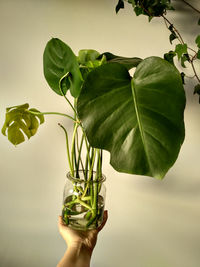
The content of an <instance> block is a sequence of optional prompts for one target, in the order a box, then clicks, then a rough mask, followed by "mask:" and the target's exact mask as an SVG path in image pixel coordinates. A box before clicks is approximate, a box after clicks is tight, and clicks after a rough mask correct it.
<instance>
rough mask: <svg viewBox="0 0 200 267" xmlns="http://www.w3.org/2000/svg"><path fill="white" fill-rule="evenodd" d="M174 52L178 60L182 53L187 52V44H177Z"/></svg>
mask: <svg viewBox="0 0 200 267" xmlns="http://www.w3.org/2000/svg"><path fill="white" fill-rule="evenodd" d="M175 52H176V54H177V56H178V60H180V58H181V56H182V55H183V54H187V44H177V45H176V48H175Z"/></svg>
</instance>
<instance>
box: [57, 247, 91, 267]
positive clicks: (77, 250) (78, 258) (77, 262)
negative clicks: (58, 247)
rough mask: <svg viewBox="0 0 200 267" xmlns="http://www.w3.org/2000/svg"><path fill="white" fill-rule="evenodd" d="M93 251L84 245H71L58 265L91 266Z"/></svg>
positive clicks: (59, 266) (71, 266)
mask: <svg viewBox="0 0 200 267" xmlns="http://www.w3.org/2000/svg"><path fill="white" fill-rule="evenodd" d="M91 255H92V253H91V252H90V251H88V250H87V249H85V248H84V247H83V246H79V247H70V248H68V249H67V251H66V252H65V254H64V256H63V258H62V259H61V261H60V262H59V263H58V265H57V267H90V259H91Z"/></svg>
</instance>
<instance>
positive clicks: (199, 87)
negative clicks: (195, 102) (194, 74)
mask: <svg viewBox="0 0 200 267" xmlns="http://www.w3.org/2000/svg"><path fill="white" fill-rule="evenodd" d="M194 94H198V95H200V84H197V85H196V86H195V87H194Z"/></svg>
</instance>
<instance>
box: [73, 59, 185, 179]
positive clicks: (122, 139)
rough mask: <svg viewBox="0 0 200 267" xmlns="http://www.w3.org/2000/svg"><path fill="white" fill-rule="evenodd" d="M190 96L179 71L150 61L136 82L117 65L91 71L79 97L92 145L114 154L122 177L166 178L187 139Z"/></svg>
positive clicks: (140, 67) (139, 68)
mask: <svg viewBox="0 0 200 267" xmlns="http://www.w3.org/2000/svg"><path fill="white" fill-rule="evenodd" d="M184 108H185V93H184V89H183V85H182V80H181V76H180V73H179V72H178V70H177V69H176V68H175V67H174V66H173V65H172V64H170V63H169V62H167V61H165V60H163V59H161V58H158V57H149V58H147V59H145V60H143V61H142V62H141V63H140V64H139V65H138V66H137V68H136V71H135V73H134V77H133V78H131V77H130V75H129V73H128V71H127V69H126V68H125V67H124V66H122V65H120V64H118V63H110V64H105V65H103V66H101V67H99V68H97V69H95V70H94V71H92V72H91V73H90V74H89V75H88V77H87V79H86V81H85V83H84V85H83V88H82V91H81V94H80V96H79V98H78V114H79V117H80V120H81V121H82V124H83V127H84V129H85V132H86V135H87V138H88V140H89V143H90V144H91V146H93V147H97V148H102V149H106V150H108V151H110V153H111V165H112V166H113V167H114V168H115V169H116V170H117V171H120V172H126V173H132V174H140V175H147V176H152V177H156V178H158V179H162V178H163V177H164V175H165V174H166V172H167V171H168V169H169V168H170V167H171V166H172V165H173V164H174V162H175V160H176V158H177V156H178V153H179V150H180V147H181V144H182V143H183V140H184V135H185V131H184V121H183V113H184Z"/></svg>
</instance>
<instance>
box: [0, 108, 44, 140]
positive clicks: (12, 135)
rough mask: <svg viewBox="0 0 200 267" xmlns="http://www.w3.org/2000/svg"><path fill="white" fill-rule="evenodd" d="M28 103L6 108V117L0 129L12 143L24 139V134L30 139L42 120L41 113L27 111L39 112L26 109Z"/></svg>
mask: <svg viewBox="0 0 200 267" xmlns="http://www.w3.org/2000/svg"><path fill="white" fill-rule="evenodd" d="M28 108H29V104H24V105H19V106H14V107H9V108H7V109H6V118H5V122H4V125H3V128H2V130H1V132H2V134H3V135H5V136H6V135H7V136H8V140H9V141H10V142H11V143H12V144H13V145H18V144H20V143H22V142H24V141H25V136H27V137H28V139H30V138H31V137H32V136H33V135H35V134H36V132H37V129H38V127H39V125H40V124H42V123H43V122H44V117H43V115H33V114H31V113H30V112H29V111H33V112H39V111H38V110H37V109H34V108H32V109H28Z"/></svg>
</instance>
